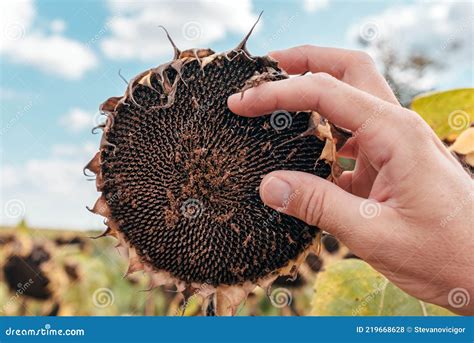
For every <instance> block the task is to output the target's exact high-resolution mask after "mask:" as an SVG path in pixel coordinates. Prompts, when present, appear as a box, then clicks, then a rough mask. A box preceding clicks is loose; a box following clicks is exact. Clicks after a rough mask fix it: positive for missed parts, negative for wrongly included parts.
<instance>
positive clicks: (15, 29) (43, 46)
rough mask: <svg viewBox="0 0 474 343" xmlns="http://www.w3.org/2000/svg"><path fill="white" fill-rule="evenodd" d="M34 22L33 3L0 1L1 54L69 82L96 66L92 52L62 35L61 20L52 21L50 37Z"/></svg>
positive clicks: (35, 17) (34, 9) (30, 1)
mask: <svg viewBox="0 0 474 343" xmlns="http://www.w3.org/2000/svg"><path fill="white" fill-rule="evenodd" d="M36 19H37V13H36V8H35V6H34V3H33V0H19V1H1V2H0V22H1V29H2V36H1V44H0V53H1V54H3V55H5V56H6V57H7V58H8V60H9V61H10V62H12V63H20V64H25V65H30V66H32V67H35V68H38V69H40V70H42V71H43V72H47V73H51V74H55V75H60V76H63V77H65V78H68V79H78V78H80V77H81V76H82V75H83V74H84V73H85V72H86V71H88V70H90V69H92V68H93V67H95V66H96V65H97V63H98V62H97V58H96V56H95V54H94V53H93V52H92V50H91V49H89V48H88V47H86V46H85V45H83V44H82V43H80V42H78V41H76V40H73V39H70V38H68V37H66V36H64V35H63V33H62V32H63V31H64V29H65V23H64V21H62V20H59V19H55V20H53V21H51V22H50V23H49V26H50V29H51V31H52V34H47V33H45V32H43V31H42V30H41V29H39V28H37V27H35V20H36Z"/></svg>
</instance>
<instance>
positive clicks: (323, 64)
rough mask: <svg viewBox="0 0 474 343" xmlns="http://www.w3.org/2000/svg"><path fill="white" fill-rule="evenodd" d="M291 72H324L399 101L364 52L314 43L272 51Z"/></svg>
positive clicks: (287, 70)
mask: <svg viewBox="0 0 474 343" xmlns="http://www.w3.org/2000/svg"><path fill="white" fill-rule="evenodd" d="M269 55H270V56H271V57H272V58H274V59H276V60H277V61H278V65H279V66H280V67H281V68H282V69H283V70H285V71H286V72H287V73H289V74H301V73H305V72H308V71H310V72H312V73H317V72H325V73H328V74H331V75H332V76H334V77H336V78H338V79H339V80H341V81H344V82H346V83H348V84H350V85H352V86H354V87H356V88H359V89H361V90H363V91H366V92H367V93H370V94H372V95H374V96H376V97H379V98H380V99H383V100H385V101H389V102H391V103H393V104H397V105H398V104H399V103H398V100H397V98H396V97H395V95H394V94H393V91H392V90H391V88H390V86H389V85H388V83H387V81H386V80H385V79H384V78H383V76H382V75H381V74H380V73H379V72H378V71H377V68H376V66H375V63H374V62H373V60H372V58H371V57H370V56H369V55H368V54H367V53H365V52H362V51H355V50H346V49H336V48H326V47H319V46H312V45H303V46H297V47H294V48H290V49H286V50H279V51H273V52H271V53H270V54H269Z"/></svg>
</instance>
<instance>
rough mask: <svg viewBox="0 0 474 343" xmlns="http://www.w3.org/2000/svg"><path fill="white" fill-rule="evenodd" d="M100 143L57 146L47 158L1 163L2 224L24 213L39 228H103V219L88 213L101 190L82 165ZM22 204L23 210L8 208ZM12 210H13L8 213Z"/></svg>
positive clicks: (12, 221)
mask: <svg viewBox="0 0 474 343" xmlns="http://www.w3.org/2000/svg"><path fill="white" fill-rule="evenodd" d="M97 147H98V145H97V144H94V143H92V142H90V143H86V144H83V145H56V146H54V147H53V148H52V150H51V153H50V154H49V156H47V157H46V158H42V159H31V160H29V161H27V162H25V163H23V164H18V165H11V164H10V165H2V167H1V170H0V175H1V177H2V178H1V181H0V193H1V197H0V206H1V207H0V211H1V216H0V217H1V224H2V225H14V224H16V223H17V222H18V221H19V220H20V219H21V218H20V217H19V216H17V215H16V213H17V212H18V213H24V214H25V216H26V219H27V221H28V223H30V224H31V225H33V226H38V227H62V228H66V229H68V228H71V229H72V228H74V229H81V228H85V229H90V228H102V227H103V225H102V219H101V218H100V217H98V216H95V215H93V214H91V213H89V212H88V211H87V210H86V209H85V206H86V205H89V206H90V205H93V204H94V202H95V199H97V197H98V193H97V192H96V190H95V185H94V183H93V182H90V181H87V178H86V177H85V176H84V175H83V174H82V168H83V167H84V165H85V164H86V163H87V162H88V161H89V160H90V159H91V158H92V156H93V154H94V152H95V151H97ZM9 204H17V205H18V204H19V206H20V207H21V208H22V210H21V211H17V212H15V211H13V209H9V208H8V206H9ZM9 210H11V213H9Z"/></svg>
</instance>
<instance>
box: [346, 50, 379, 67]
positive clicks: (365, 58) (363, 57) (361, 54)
mask: <svg viewBox="0 0 474 343" xmlns="http://www.w3.org/2000/svg"><path fill="white" fill-rule="evenodd" d="M351 60H352V62H353V63H356V64H365V65H374V64H375V62H374V59H373V58H372V57H371V56H370V55H369V54H368V53H366V52H365V51H359V50H355V51H353V52H352V55H351Z"/></svg>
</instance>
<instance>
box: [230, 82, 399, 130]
mask: <svg viewBox="0 0 474 343" xmlns="http://www.w3.org/2000/svg"><path fill="white" fill-rule="evenodd" d="M227 104H228V106H229V108H230V109H231V110H232V111H233V112H235V113H237V114H240V115H243V116H247V117H254V116H258V115H261V114H266V113H271V112H272V111H275V110H281V109H285V110H288V111H305V110H315V111H317V112H319V113H321V114H322V115H323V116H324V117H326V118H327V119H328V120H329V121H331V122H332V123H334V124H336V125H339V126H341V127H344V128H346V129H349V130H352V131H357V129H358V128H359V127H362V125H363V124H364V123H365V122H368V120H369V118H371V117H372V118H373V119H376V118H378V117H381V116H383V115H385V114H386V113H388V110H389V109H392V110H393V108H396V109H397V110H398V107H395V105H393V104H390V103H388V102H385V101H383V100H381V99H379V98H376V97H374V96H372V95H370V94H368V93H366V92H363V91H361V90H359V89H357V88H354V87H352V86H350V85H348V84H346V83H344V82H341V81H339V80H337V79H336V78H334V77H332V76H330V75H329V74H326V73H317V74H311V75H305V76H301V77H294V78H290V79H286V80H281V81H275V82H270V83H265V84H262V85H260V86H258V87H254V88H251V89H248V90H247V91H246V92H245V94H244V96H243V97H242V96H241V94H234V95H232V96H230V97H229V99H228V100H227ZM384 119H385V118H384ZM376 122H380V120H372V121H371V125H367V126H368V127H367V130H362V131H364V132H365V131H368V129H372V130H373V129H377V125H373V124H375V123H376ZM388 124H389V123H388ZM385 125H387V122H386V121H385Z"/></svg>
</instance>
